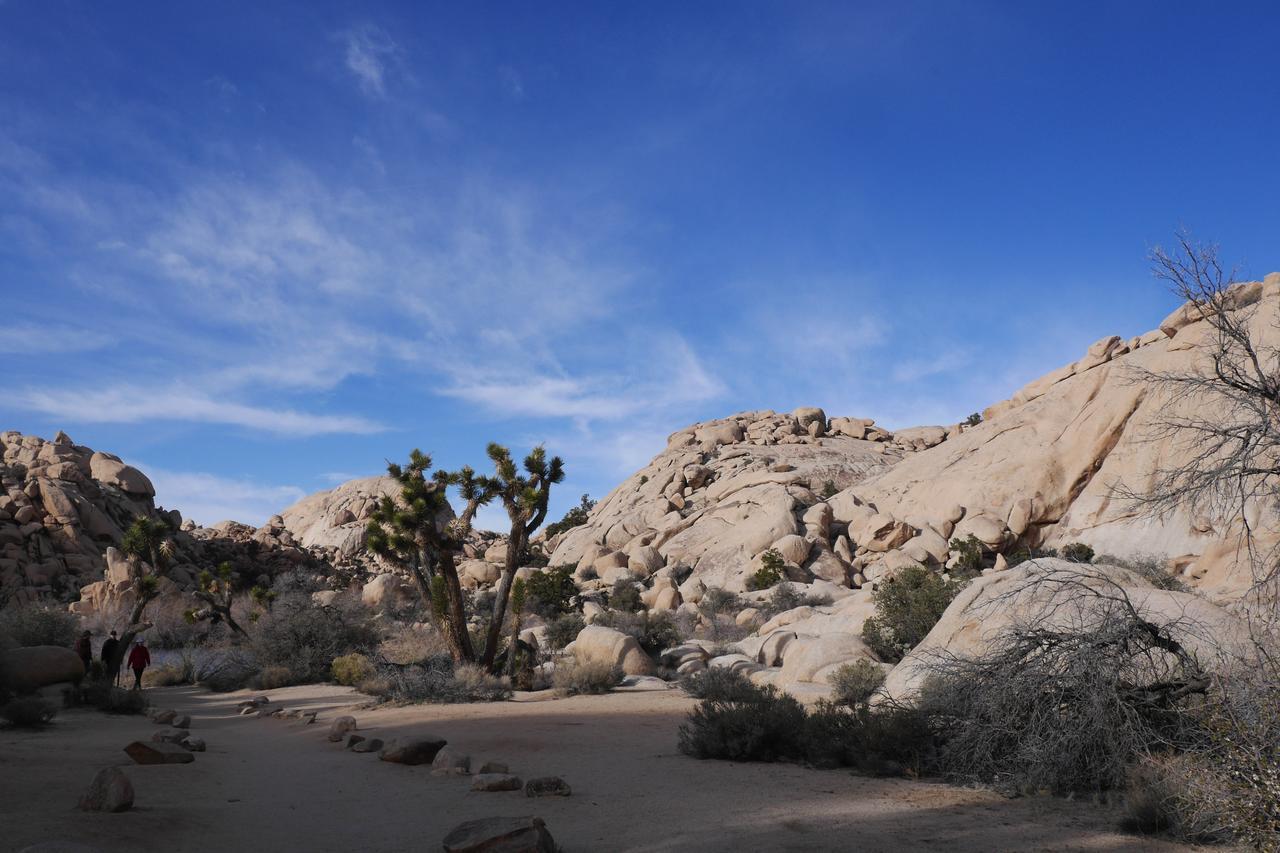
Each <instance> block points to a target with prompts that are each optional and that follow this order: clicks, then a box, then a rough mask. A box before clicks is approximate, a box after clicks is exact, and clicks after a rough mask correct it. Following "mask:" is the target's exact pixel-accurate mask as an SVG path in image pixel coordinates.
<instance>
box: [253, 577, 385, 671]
mask: <svg viewBox="0 0 1280 853" xmlns="http://www.w3.org/2000/svg"><path fill="white" fill-rule="evenodd" d="M377 640H378V638H377V635H376V633H375V632H374V630H373V626H372V622H371V619H370V615H369V613H368V611H367V610H366V609H365V608H363V607H362V606H360V605H358V604H356V603H353V602H342V603H335V604H334V605H333V606H329V607H318V606H316V605H315V604H313V603H312V601H311V599H310V597H309V596H305V595H297V596H288V597H281V598H280V599H279V600H277V601H276V603H275V605H274V606H273V607H272V608H271V612H270V613H269V614H267V615H266V616H263V617H262V618H261V619H259V620H258V621H257V623H255V624H254V626H253V629H252V630H251V631H250V635H249V648H250V649H251V650H252V652H253V656H254V658H255V659H256V661H257V663H258V665H259V666H261V667H262V668H263V670H264V671H265V670H267V669H284V670H288V671H289V673H290V676H289V679H288V683H290V684H304V683H314V682H318V681H324V680H325V679H327V678H328V677H329V670H330V667H331V666H332V665H333V659H334V658H336V657H339V656H341V655H345V654H349V653H350V652H353V651H365V650H367V649H369V648H370V647H372V646H373V645H374V644H375V643H377ZM278 677H279V674H278V673H272V678H271V680H272V681H275V680H278Z"/></svg>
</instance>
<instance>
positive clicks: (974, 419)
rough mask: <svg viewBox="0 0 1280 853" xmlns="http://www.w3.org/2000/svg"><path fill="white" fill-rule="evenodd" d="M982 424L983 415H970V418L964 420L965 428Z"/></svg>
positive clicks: (975, 413)
mask: <svg viewBox="0 0 1280 853" xmlns="http://www.w3.org/2000/svg"><path fill="white" fill-rule="evenodd" d="M980 423H982V415H980V414H978V413H977V412H974V413H973V414H972V415H969V417H967V418H965V419H964V425H965V426H971V427H975V426H977V425H978V424H980Z"/></svg>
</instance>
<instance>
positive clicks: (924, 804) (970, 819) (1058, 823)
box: [0, 685, 1184, 853]
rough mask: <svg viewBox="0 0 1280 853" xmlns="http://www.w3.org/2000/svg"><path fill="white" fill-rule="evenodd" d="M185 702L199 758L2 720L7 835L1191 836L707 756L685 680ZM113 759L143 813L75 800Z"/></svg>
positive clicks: (1032, 846) (1047, 801)
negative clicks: (518, 825)
mask: <svg viewBox="0 0 1280 853" xmlns="http://www.w3.org/2000/svg"><path fill="white" fill-rule="evenodd" d="M148 692H149V694H150V697H151V700H152V703H153V704H154V705H155V706H158V707H172V708H175V709H178V710H179V711H180V712H184V713H190V714H191V715H192V718H193V722H192V734H193V735H198V736H200V737H202V738H204V739H205V740H206V742H207V743H208V752H205V753H201V754H197V755H196V759H195V762H194V763H192V764H186V765H171V766H158V767H142V766H136V765H133V764H132V763H131V762H130V761H129V759H128V758H127V757H126V756H125V754H124V753H123V752H122V751H121V750H122V748H123V747H124V746H125V745H126V744H128V743H129V742H130V741H132V740H135V739H144V740H145V739H149V738H150V736H151V734H152V732H154V731H155V730H156V728H157V727H156V726H154V725H152V724H151V723H150V722H148V721H147V720H146V719H145V718H141V717H111V716H105V715H101V714H97V713H93V712H88V711H78V710H76V711H63V712H62V713H61V714H60V715H59V716H58V717H57V719H56V721H55V725H53V726H51V727H49V728H47V729H45V730H43V731H39V732H18V731H12V730H5V731H0V849H3V850H6V851H18V850H22V849H23V848H24V847H26V846H28V845H31V844H35V843H37V842H46V841H71V842H79V843H82V844H87V845H91V846H92V847H94V848H97V849H99V850H102V851H141V850H146V851H150V850H156V851H228V850H271V851H275V850H280V851H284V850H306V851H312V853H321V852H322V851H409V850H413V851H421V850H438V849H440V847H439V844H440V839H442V838H443V837H444V835H445V834H446V833H447V832H448V831H449V830H450V829H451V828H452V827H453V826H455V825H456V824H458V823H460V822H462V821H465V820H469V819H472V818H479V817H487V816H495V815H527V814H533V815H538V816H540V817H542V818H543V819H544V820H545V821H546V823H547V827H548V828H549V829H550V830H551V832H552V834H553V835H554V836H555V839H556V841H557V842H559V843H560V844H561V845H562V846H563V847H564V849H565V851H567V853H583V851H668V850H679V851H734V853H747V851H760V850H795V851H800V850H803V851H814V850H858V851H879V850H885V851H890V850H892V851H901V850H942V851H947V853H958V851H991V850H1018V851H1032V850H1046V851H1047V850H1052V851H1065V850H1090V851H1098V850H1108V851H1113V850H1145V851H1163V850H1176V849H1184V848H1179V847H1177V846H1176V845H1172V844H1168V843H1165V842H1161V841H1155V840H1148V839H1143V838H1138V837H1134V836H1131V835H1125V834H1122V833H1120V832H1118V831H1117V830H1116V826H1117V823H1118V820H1119V818H1118V815H1117V813H1116V812H1115V811H1114V810H1111V809H1108V808H1104V807H1101V806H1098V805H1096V804H1092V803H1087V802H1071V801H1067V800H1063V799H1052V798H1023V799H1014V800H1009V799H1005V798H1002V797H1000V796H998V795H996V794H993V793H990V792H987V791H979V790H969V789H961V788H955V787H951V786H947V785H942V784H935V783H926V782H915V781H909V780H901V779H871V778H865V777H859V776H854V775H851V774H850V773H848V772H845V771H838V770H810V769H806V768H803V767H799V766H794V765H789V764H734V763H729V762H721V761H696V760H694V759H691V758H687V757H685V756H683V755H681V754H680V753H679V752H678V751H677V750H676V729H677V727H678V726H679V724H680V721H681V720H682V719H683V717H684V715H685V713H687V711H688V709H689V708H690V707H691V705H692V702H691V700H689V699H688V698H686V697H684V696H683V695H681V694H679V693H678V692H677V691H667V692H632V693H626V692H623V693H615V694H611V695H607V696H585V697H575V698H571V699H557V700H551V701H520V702H503V703H494V704H483V705H452V706H449V705H427V706H414V707H405V708H387V709H382V710H372V709H369V710H361V709H360V708H358V707H352V706H355V705H358V704H359V703H361V702H363V701H364V699H363V697H361V696H359V695H357V694H354V693H353V692H352V691H350V690H348V689H346V688H340V687H332V686H324V685H319V686H307V687H293V688H287V689H282V690H274V691H267V692H266V693H265V695H268V696H270V697H271V700H272V703H273V704H272V706H271V707H276V706H283V707H286V708H300V709H310V710H317V711H319V717H320V721H319V722H317V723H316V724H315V725H311V726H303V725H300V724H299V723H298V722H297V721H291V720H282V719H259V718H256V717H241V716H238V715H237V713H236V707H235V706H236V703H237V702H239V701H241V700H242V699H244V698H245V697H246V696H249V695H254V694H251V693H247V692H246V693H233V694H211V693H207V692H205V691H203V690H200V689H196V688H165V689H152V690H150V691H148ZM339 713H351V714H353V715H355V716H356V718H357V720H358V721H359V726H360V730H361V732H362V733H364V734H372V735H375V736H378V737H381V738H384V739H389V738H391V737H395V736H396V735H399V734H409V733H413V732H432V733H438V734H440V735H442V736H443V737H445V738H447V739H448V741H449V743H450V745H451V746H453V747H456V748H458V749H461V750H462V751H465V752H467V753H469V754H470V755H471V756H472V758H473V761H475V762H476V764H477V766H478V763H479V762H480V761H483V760H486V759H494V760H498V761H503V762H505V763H507V764H508V765H510V767H511V771H512V772H513V773H516V774H517V775H520V776H521V777H523V778H525V779H527V778H530V777H536V776H546V775H560V776H563V777H564V778H565V779H566V780H567V781H568V782H569V784H570V785H571V786H572V787H573V796H572V797H569V798H567V799H562V798H547V799H528V798H526V797H525V796H524V794H523V793H522V792H514V793H472V792H471V791H470V782H469V779H467V778H466V777H463V778H456V777H433V776H432V775H431V773H430V768H429V767H406V766H401V765H395V764H388V763H386V762H382V761H379V760H378V758H377V756H376V754H356V753H351V752H348V751H346V750H344V749H343V748H342V746H341V745H340V744H334V743H329V742H328V741H327V739H326V733H327V731H328V724H327V720H331V719H332V718H333V717H335V716H337V715H338V714H339ZM111 764H115V765H119V766H121V767H123V768H124V769H125V772H126V773H127V774H128V775H129V777H130V778H131V779H132V781H133V785H134V788H135V790H136V792H137V799H136V805H135V807H134V809H133V811H131V812H127V813H124V814H118V815H108V814H86V813H82V812H80V811H78V810H76V808H75V805H76V802H77V800H78V798H79V796H80V794H81V793H82V792H83V790H84V788H85V787H86V786H87V785H88V783H89V781H90V779H92V777H93V775H94V773H95V772H96V770H97V769H98V768H100V767H103V766H107V765H111Z"/></svg>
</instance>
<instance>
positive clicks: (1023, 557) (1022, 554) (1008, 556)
mask: <svg viewBox="0 0 1280 853" xmlns="http://www.w3.org/2000/svg"><path fill="white" fill-rule="evenodd" d="M1057 556H1058V550H1057V549H1056V548H1029V547H1027V546H1025V545H1024V546H1022V547H1021V548H1015V549H1014V550H1011V551H1005V552H1004V559H1005V562H1006V563H1008V564H1009V567H1010V568H1012V567H1014V566H1018V565H1021V564H1023V563H1025V562H1027V561H1028V560H1039V559H1042V558H1045V557H1057Z"/></svg>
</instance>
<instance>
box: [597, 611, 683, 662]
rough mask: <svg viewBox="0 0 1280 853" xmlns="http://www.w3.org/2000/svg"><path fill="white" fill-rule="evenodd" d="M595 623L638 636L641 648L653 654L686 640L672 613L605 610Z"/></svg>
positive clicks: (637, 640)
mask: <svg viewBox="0 0 1280 853" xmlns="http://www.w3.org/2000/svg"><path fill="white" fill-rule="evenodd" d="M595 624H597V625H602V626H604V627H606V628H613V629H614V630H617V631H621V632H622V633H624V634H630V635H631V636H633V637H635V638H636V642H638V643H639V644H640V648H642V649H644V650H645V651H646V652H648V653H649V654H651V655H656V654H658V653H659V652H661V651H662V650H663V649H669V648H671V647H672V646H678V645H680V643H682V642H683V641H684V637H683V636H682V635H681V633H680V628H679V626H678V625H677V624H676V620H675V618H674V617H673V616H672V615H671V614H670V613H665V612H654V611H652V610H641V611H640V612H639V613H626V612H620V611H605V612H604V613H601V614H600V615H599V616H598V617H597V618H596V621H595Z"/></svg>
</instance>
